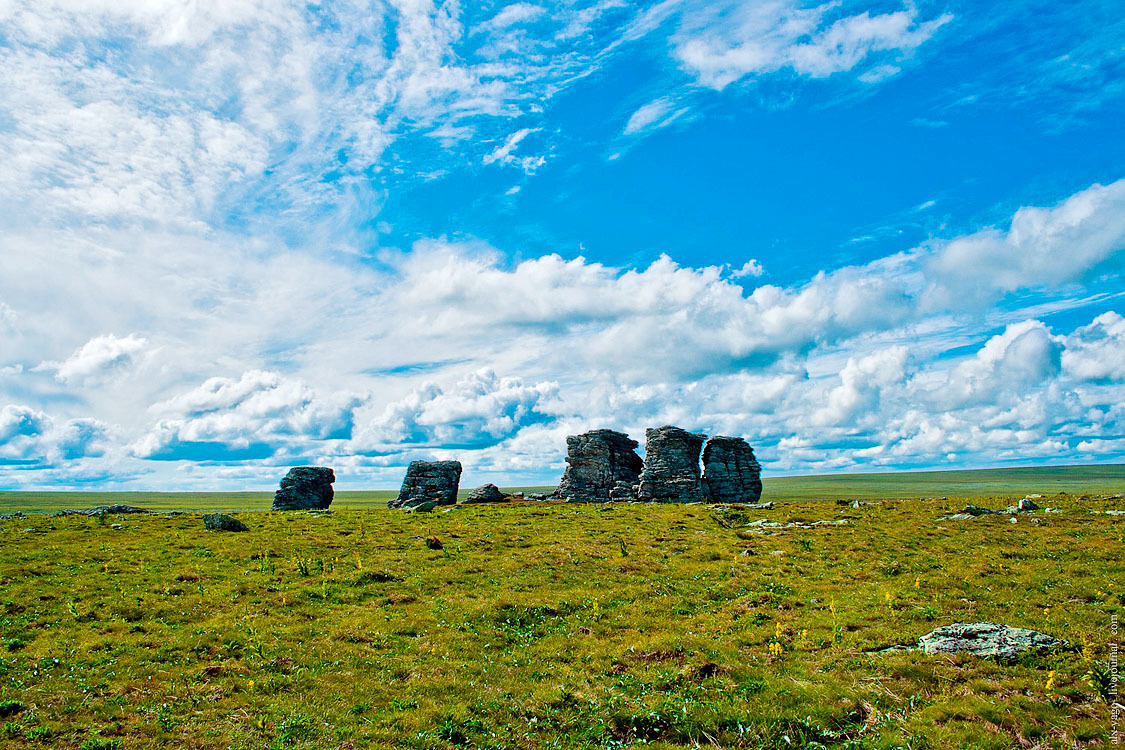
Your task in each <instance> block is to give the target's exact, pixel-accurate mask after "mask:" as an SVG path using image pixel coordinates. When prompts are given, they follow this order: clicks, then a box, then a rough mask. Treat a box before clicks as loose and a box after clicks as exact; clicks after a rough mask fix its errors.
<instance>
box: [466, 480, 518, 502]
mask: <svg viewBox="0 0 1125 750" xmlns="http://www.w3.org/2000/svg"><path fill="white" fill-rule="evenodd" d="M506 502H508V496H507V495H505V494H504V493H503V492H501V491H500V488H499V487H497V486H496V485H494V484H482V485H481V486H480V487H477V488H476V489H475V490H473V491H472V492H470V493H469V496H468V497H467V498H465V500H464V503H466V504H469V503H473V504H475V503H506Z"/></svg>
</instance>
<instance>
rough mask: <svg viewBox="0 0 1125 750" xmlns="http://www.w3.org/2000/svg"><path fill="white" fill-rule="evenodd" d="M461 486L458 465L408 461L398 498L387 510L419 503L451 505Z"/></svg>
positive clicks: (455, 462)
mask: <svg viewBox="0 0 1125 750" xmlns="http://www.w3.org/2000/svg"><path fill="white" fill-rule="evenodd" d="M460 483H461V462H460V461H411V462H410V466H408V467H407V469H406V477H405V478H404V479H403V480H402V489H401V490H399V493H398V497H397V498H396V499H394V500H391V501H389V502H388V503H387V507H388V508H413V507H414V506H416V505H421V504H422V503H436V504H437V505H454V504H455V503H456V502H457V486H458V485H459V484H460Z"/></svg>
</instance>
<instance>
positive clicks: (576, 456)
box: [554, 430, 643, 503]
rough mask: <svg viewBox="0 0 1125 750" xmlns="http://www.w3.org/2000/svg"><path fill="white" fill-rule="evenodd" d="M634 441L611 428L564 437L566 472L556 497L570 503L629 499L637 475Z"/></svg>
mask: <svg viewBox="0 0 1125 750" xmlns="http://www.w3.org/2000/svg"><path fill="white" fill-rule="evenodd" d="M637 445H638V444H637V441H636V440H633V439H632V438H630V437H629V436H628V435H626V434H624V433H621V432H615V431H614V430H591V431H589V432H584V433H582V434H581V435H571V436H569V437H567V439H566V464H567V466H566V472H564V473H563V478H562V481H560V482H559V488H558V489H557V490H555V493H554V494H555V497H559V498H562V499H563V500H566V501H567V502H571V503H608V502H609V501H611V500H631V499H632V498H633V488H634V487H635V486H636V484H637V478H638V476H639V475H640V471H641V467H642V466H643V464H642V462H641V457H640V456H638V455H637Z"/></svg>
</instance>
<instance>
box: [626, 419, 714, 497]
mask: <svg viewBox="0 0 1125 750" xmlns="http://www.w3.org/2000/svg"><path fill="white" fill-rule="evenodd" d="M705 438H706V436H704V435H696V434H695V433H691V432H688V431H687V430H681V429H680V428H679V427H672V426H671V425H665V426H663V427H657V428H650V429H647V430H645V460H644V470H643V471H641V475H640V480H639V486H638V488H637V499H638V500H641V501H644V502H654V503H695V502H699V501H701V500H703V484H702V482H701V481H700V476H699V449H700V448H701V447H702V446H703V441H704V439H705Z"/></svg>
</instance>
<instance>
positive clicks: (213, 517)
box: [203, 513, 250, 531]
mask: <svg viewBox="0 0 1125 750" xmlns="http://www.w3.org/2000/svg"><path fill="white" fill-rule="evenodd" d="M203 525H204V527H206V528H208V529H210V530H211V531H249V530H250V529H249V528H248V527H247V526H246V524H244V523H243V522H242V521H239V520H238V519H237V518H235V517H234V516H228V515H227V514H226V513H204V514H203Z"/></svg>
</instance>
